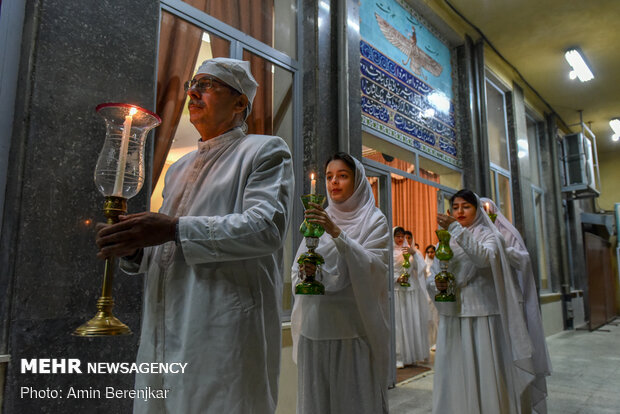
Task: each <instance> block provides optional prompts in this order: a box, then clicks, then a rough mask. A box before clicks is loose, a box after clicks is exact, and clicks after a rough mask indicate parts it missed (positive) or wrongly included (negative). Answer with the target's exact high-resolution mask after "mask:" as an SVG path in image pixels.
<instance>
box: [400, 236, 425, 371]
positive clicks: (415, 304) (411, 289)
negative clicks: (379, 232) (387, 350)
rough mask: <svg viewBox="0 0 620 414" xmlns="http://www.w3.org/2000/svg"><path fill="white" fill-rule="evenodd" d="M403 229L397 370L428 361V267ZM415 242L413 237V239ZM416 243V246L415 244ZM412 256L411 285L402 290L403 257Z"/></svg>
mask: <svg viewBox="0 0 620 414" xmlns="http://www.w3.org/2000/svg"><path fill="white" fill-rule="evenodd" d="M405 234H406V231H405V230H404V229H403V228H402V227H394V228H393V229H392V236H393V239H394V244H393V247H392V248H393V255H394V328H395V332H394V338H395V341H396V343H395V348H396V368H403V367H404V366H405V365H412V364H415V363H416V362H418V361H424V360H428V359H429V356H430V346H429V343H428V319H429V312H428V299H427V298H428V294H427V293H426V291H425V285H426V283H425V280H426V278H425V274H426V263H424V258H423V257H422V255H421V254H420V252H418V251H417V250H416V249H415V248H412V247H411V246H410V245H409V243H408V242H407V240H406V238H405ZM412 242H413V235H412ZM413 243H415V242H413ZM413 243H412V244H413ZM405 252H408V253H409V254H410V255H411V256H410V257H409V263H410V267H409V269H408V273H409V280H408V282H409V285H410V286H401V284H400V277H401V275H402V274H403V272H404V268H403V263H404V261H405V260H404V258H403V253H405Z"/></svg>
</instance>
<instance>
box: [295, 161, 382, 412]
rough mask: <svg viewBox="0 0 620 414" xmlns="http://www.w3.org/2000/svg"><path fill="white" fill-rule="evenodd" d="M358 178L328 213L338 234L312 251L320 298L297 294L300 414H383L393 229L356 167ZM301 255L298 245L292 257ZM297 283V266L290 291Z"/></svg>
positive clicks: (327, 238)
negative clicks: (319, 261)
mask: <svg viewBox="0 0 620 414" xmlns="http://www.w3.org/2000/svg"><path fill="white" fill-rule="evenodd" d="M355 175H356V177H355V183H356V187H355V191H354V193H353V195H352V196H351V197H350V198H349V199H348V200H346V201H345V202H344V203H340V204H336V203H333V202H332V201H331V200H330V205H329V207H328V208H327V209H326V211H327V212H328V214H329V215H330V217H331V219H332V220H333V221H334V223H335V224H336V225H337V226H338V227H339V228H340V229H341V230H342V233H341V234H340V235H339V237H338V238H335V239H334V238H332V237H331V236H330V235H328V234H327V233H325V234H324V235H323V236H322V237H321V238H320V244H319V247H318V248H317V249H316V251H317V253H319V254H321V255H322V256H323V257H324V259H325V264H324V265H323V266H322V270H321V273H322V279H321V282H322V283H323V284H324V285H325V295H295V302H294V306H293V313H292V316H291V330H292V334H293V359H294V360H295V361H296V363H297V367H298V392H297V413H298V414H318V413H320V414H347V413H351V414H365V413H367V414H381V413H387V412H388V400H387V385H388V375H389V374H388V372H389V371H388V369H389V360H390V357H389V344H390V342H389V336H390V331H389V302H388V286H389V285H388V281H389V280H388V279H387V277H386V276H387V272H388V266H389V243H390V230H389V227H388V224H387V220H386V218H385V216H384V215H383V214H382V213H381V211H380V210H379V209H377V208H376V207H375V204H374V197H373V195H372V190H371V188H370V185H369V184H368V181H367V180H366V178H365V173H364V169H363V167H362V165H361V164H360V163H359V162H358V161H357V160H356V172H355ZM306 250H307V249H306V246H305V244H304V243H303V242H302V245H301V246H300V247H299V250H298V252H297V256H296V257H299V255H300V254H301V253H303V252H305V251H306ZM299 281H300V278H299V270H298V265H297V264H296V263H295V264H294V265H293V269H292V282H293V288H294V286H295V285H296V284H297V283H298V282H299Z"/></svg>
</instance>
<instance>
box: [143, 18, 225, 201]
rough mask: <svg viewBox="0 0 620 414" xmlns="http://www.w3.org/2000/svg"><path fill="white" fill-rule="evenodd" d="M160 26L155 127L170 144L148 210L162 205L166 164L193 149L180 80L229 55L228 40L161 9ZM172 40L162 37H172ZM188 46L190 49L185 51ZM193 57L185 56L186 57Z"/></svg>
mask: <svg viewBox="0 0 620 414" xmlns="http://www.w3.org/2000/svg"><path fill="white" fill-rule="evenodd" d="M161 24H162V29H161V36H160V46H159V59H160V60H159V68H158V76H157V108H156V111H157V113H158V114H159V115H160V116H161V118H162V124H161V125H160V126H159V127H158V128H156V129H155V134H156V136H157V137H159V136H161V135H163V136H170V135H172V136H173V137H174V138H173V139H172V144H171V146H170V149H169V151H168V152H167V155H166V154H162V159H165V161H164V164H163V166H162V169H161V173H160V174H159V176H158V177H159V179H157V183H156V186H155V189H154V190H153V193H152V195H151V211H158V210H159V208H160V207H161V204H162V201H163V200H162V197H161V192H162V190H163V188H164V179H163V178H164V177H165V176H166V172H167V171H168V167H170V165H172V164H173V163H174V162H175V161H177V160H178V159H179V158H181V157H182V156H183V155H185V154H187V153H188V152H190V151H193V150H194V149H196V141H198V140H199V139H200V135H199V134H198V131H196V128H194V126H193V125H192V124H191V122H189V111H188V109H187V104H186V103H187V100H186V97H187V95H186V94H185V91H184V90H183V83H185V81H187V80H190V79H191V78H192V77H193V76H194V73H196V71H197V70H198V67H199V66H200V64H201V63H202V62H203V61H205V60H206V59H211V58H214V57H229V50H230V42H229V41H228V40H226V39H223V38H221V37H218V36H216V35H214V34H212V33H209V32H205V31H203V30H202V29H200V28H198V27H196V26H194V25H192V24H190V23H188V22H186V21H185V20H183V19H181V18H179V17H176V16H174V15H172V14H170V13H167V12H162V22H161ZM173 34H174V38H173V39H176V40H171V39H170V38H168V39H166V38H165V36H172V35H173ZM187 49H191V50H187ZM190 55H191V56H192V57H193V58H191V59H190V58H189V56H190Z"/></svg>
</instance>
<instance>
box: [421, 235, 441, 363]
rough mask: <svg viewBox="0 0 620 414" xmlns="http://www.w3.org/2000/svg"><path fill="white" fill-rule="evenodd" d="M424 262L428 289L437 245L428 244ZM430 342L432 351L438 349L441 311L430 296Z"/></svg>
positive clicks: (432, 275)
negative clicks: (428, 280)
mask: <svg viewBox="0 0 620 414" xmlns="http://www.w3.org/2000/svg"><path fill="white" fill-rule="evenodd" d="M424 253H425V256H424V263H426V273H425V276H426V278H425V279H424V287H425V289H426V279H428V278H429V277H435V275H434V274H432V273H431V266H432V265H433V262H434V261H435V246H433V245H432V244H429V245H428V246H426V249H425V250H424ZM428 313H429V317H428V343H429V344H431V351H435V350H436V348H437V347H436V345H435V344H436V343H437V327H438V326H439V313H437V308H436V307H435V300H434V299H433V298H431V297H430V295H429V296H428Z"/></svg>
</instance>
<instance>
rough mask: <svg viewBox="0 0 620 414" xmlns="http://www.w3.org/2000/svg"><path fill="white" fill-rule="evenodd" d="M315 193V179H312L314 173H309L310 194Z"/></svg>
mask: <svg viewBox="0 0 620 414" xmlns="http://www.w3.org/2000/svg"><path fill="white" fill-rule="evenodd" d="M315 193H316V180H315V179H314V173H312V174H310V194H315Z"/></svg>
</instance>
